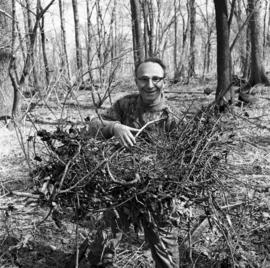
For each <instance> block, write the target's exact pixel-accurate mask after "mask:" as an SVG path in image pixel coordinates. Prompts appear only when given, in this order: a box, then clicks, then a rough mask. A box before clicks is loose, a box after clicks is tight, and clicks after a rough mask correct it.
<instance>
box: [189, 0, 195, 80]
mask: <svg viewBox="0 0 270 268" xmlns="http://www.w3.org/2000/svg"><path fill="white" fill-rule="evenodd" d="M189 12H190V22H189V23H190V35H189V40H190V41H189V50H190V54H189V62H188V77H192V76H194V75H195V37H196V32H195V28H196V7H195V0H191V1H190V2H189Z"/></svg>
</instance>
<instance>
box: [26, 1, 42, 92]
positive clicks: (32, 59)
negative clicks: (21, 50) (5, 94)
mask: <svg viewBox="0 0 270 268" xmlns="http://www.w3.org/2000/svg"><path fill="white" fill-rule="evenodd" d="M25 5H26V16H27V29H28V31H27V33H28V36H29V40H28V42H27V44H28V47H27V53H29V57H30V58H29V61H30V64H31V65H32V78H33V82H34V88H35V89H38V88H39V82H38V81H39V80H38V78H37V70H36V66H35V53H34V45H33V46H32V40H33V39H35V37H34V35H36V32H34V28H33V22H32V17H31V15H32V13H31V3H30V2H29V0H25ZM39 6H40V0H38V1H37V10H38V7H39ZM36 13H38V12H36Z"/></svg>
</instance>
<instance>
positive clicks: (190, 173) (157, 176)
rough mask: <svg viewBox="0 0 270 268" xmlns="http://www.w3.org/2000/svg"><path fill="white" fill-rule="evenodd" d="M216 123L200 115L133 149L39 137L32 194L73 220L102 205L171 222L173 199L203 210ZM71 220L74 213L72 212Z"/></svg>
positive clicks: (215, 172) (217, 156)
mask: <svg viewBox="0 0 270 268" xmlns="http://www.w3.org/2000/svg"><path fill="white" fill-rule="evenodd" d="M221 131H222V130H221V124H220V118H219V116H216V115H215V112H214V110H212V109H205V110H202V111H201V112H200V113H199V114H197V115H196V116H195V117H194V118H192V119H191V120H189V121H188V122H186V123H183V122H182V123H179V125H178V126H176V127H175V128H174V129H173V130H172V131H170V132H165V131H163V130H161V129H156V130H155V131H152V130H151V131H148V130H147V128H146V129H144V131H143V132H142V133H141V134H140V135H139V137H137V142H136V145H135V146H134V147H132V148H129V149H127V148H123V147H121V146H120V145H119V143H118V142H117V140H115V139H110V140H107V141H104V140H97V139H93V138H89V135H88V134H87V133H86V132H83V131H80V130H79V129H74V128H70V129H69V130H60V129H57V130H56V131H55V132H53V133H50V132H47V131H45V130H42V131H39V132H38V136H39V137H40V138H41V140H42V141H44V142H46V144H47V146H48V148H49V151H50V153H51V156H50V158H49V160H48V161H46V163H45V164H44V165H42V166H41V167H40V168H39V169H40V170H39V171H40V172H39V177H38V180H37V183H38V189H39V193H41V194H42V197H43V198H42V200H43V201H45V202H46V203H49V204H51V203H54V204H57V205H58V206H59V207H61V208H63V209H69V208H72V209H73V212H74V211H75V212H76V215H77V217H78V218H80V217H84V216H85V215H86V214H88V213H93V212H97V211H102V210H104V209H106V208H108V207H110V208H116V207H118V208H121V207H128V208H129V210H130V211H132V213H130V214H131V215H130V218H131V221H133V223H136V214H135V212H136V213H138V212H139V213H144V214H145V213H147V215H149V216H150V217H152V218H153V219H155V220H156V221H157V220H169V219H172V217H171V216H172V215H171V211H175V208H174V206H175V204H174V202H172V200H175V199H177V200H188V202H189V204H206V203H207V202H208V200H209V198H210V197H212V196H213V195H212V193H214V192H215V191H216V189H217V187H219V186H218V182H219V178H220V177H221V176H223V172H222V165H221V162H222V161H221V160H222V159H224V155H225V154H224V150H223V147H222V142H221V141H220V138H219V137H220V133H221ZM74 215H75V214H74Z"/></svg>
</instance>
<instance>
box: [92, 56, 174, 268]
mask: <svg viewBox="0 0 270 268" xmlns="http://www.w3.org/2000/svg"><path fill="white" fill-rule="evenodd" d="M165 75H166V68H165V65H164V64H163V62H162V61H161V60H159V59H157V58H149V59H146V60H145V61H144V62H142V63H140V64H138V65H137V66H136V68H135V76H136V79H135V81H136V85H137V88H138V91H139V92H138V93H137V94H131V95H128V96H125V97H123V98H121V99H120V100H118V101H116V102H115V103H114V104H113V106H112V107H111V108H109V109H108V110H107V111H106V112H105V113H104V114H102V115H101V116H100V117H98V118H94V119H93V120H92V121H91V122H90V126H91V128H92V130H95V132H96V131H99V133H101V135H102V136H104V137H105V138H110V137H113V136H114V137H116V138H118V139H119V141H120V142H121V144H122V145H123V146H125V147H132V146H133V145H135V143H136V139H135V134H136V133H137V132H138V131H139V129H140V128H141V127H143V126H144V125H145V124H146V123H147V122H150V121H152V120H157V121H158V119H163V120H161V121H160V122H159V123H158V127H162V128H165V129H166V130H170V129H171V128H172V127H173V126H174V125H175V124H176V123H177V118H176V116H175V113H173V112H172V109H171V107H170V106H169V105H168V104H167V103H166V100H165V98H164V92H163V90H164V83H165V82H164V78H165ZM131 209H132V208H131ZM119 215H120V219H119ZM119 215H118V218H117V217H116V216H115V215H114V214H113V212H112V211H108V213H107V216H106V217H105V218H107V219H109V220H106V222H107V224H105V225H104V226H102V227H101V228H100V230H99V231H98V234H97V236H96V238H95V241H94V242H93V244H92V246H91V248H90V254H89V260H90V262H91V264H95V265H96V266H93V267H114V266H113V253H114V248H115V247H116V246H117V244H118V243H119V242H120V239H121V231H120V229H123V228H121V226H119V225H121V215H122V213H119ZM141 218H142V219H141V222H142V226H143V229H144V234H145V239H146V241H147V242H148V244H149V247H150V249H151V252H152V256H153V259H154V261H155V267H156V268H176V267H179V252H178V243H177V228H176V227H174V226H172V225H171V224H169V223H167V222H162V223H158V224H156V223H153V222H151V221H148V220H147V219H146V217H144V216H143V215H141ZM106 225H107V226H111V227H112V229H113V233H114V237H113V238H109V237H107V238H106V239H107V242H106V243H105V242H104V233H103V234H102V230H101V229H102V228H103V227H104V228H105V227H106ZM102 237H103V238H102ZM101 245H102V246H101ZM97 263H99V264H97Z"/></svg>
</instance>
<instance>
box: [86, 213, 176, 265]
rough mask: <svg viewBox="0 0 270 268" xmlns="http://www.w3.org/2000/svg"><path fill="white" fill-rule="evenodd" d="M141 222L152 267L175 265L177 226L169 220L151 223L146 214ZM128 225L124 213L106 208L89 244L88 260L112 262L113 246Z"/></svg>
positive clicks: (95, 262)
mask: <svg viewBox="0 0 270 268" xmlns="http://www.w3.org/2000/svg"><path fill="white" fill-rule="evenodd" d="M141 224H142V227H143V230H144V236H145V241H146V242H147V243H148V245H149V247H150V249H151V253H152V257H153V260H154V261H155V267H156V268H178V267H179V249H178V228H176V227H175V226H173V225H172V224H169V223H163V224H154V223H153V222H149V221H148V220H146V217H142V218H141ZM127 227H128V224H127V219H126V216H125V215H123V213H114V212H113V211H111V210H108V211H106V212H105V213H104V217H103V218H102V221H101V223H100V225H99V227H98V231H97V233H96V235H95V238H94V241H93V243H92V244H91V246H90V254H89V261H90V263H91V264H93V265H97V264H105V263H112V262H113V258H114V253H115V249H116V247H117V246H118V245H119V243H120V241H121V239H122V234H123V233H124V232H125V231H127ZM110 229H111V230H110Z"/></svg>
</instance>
